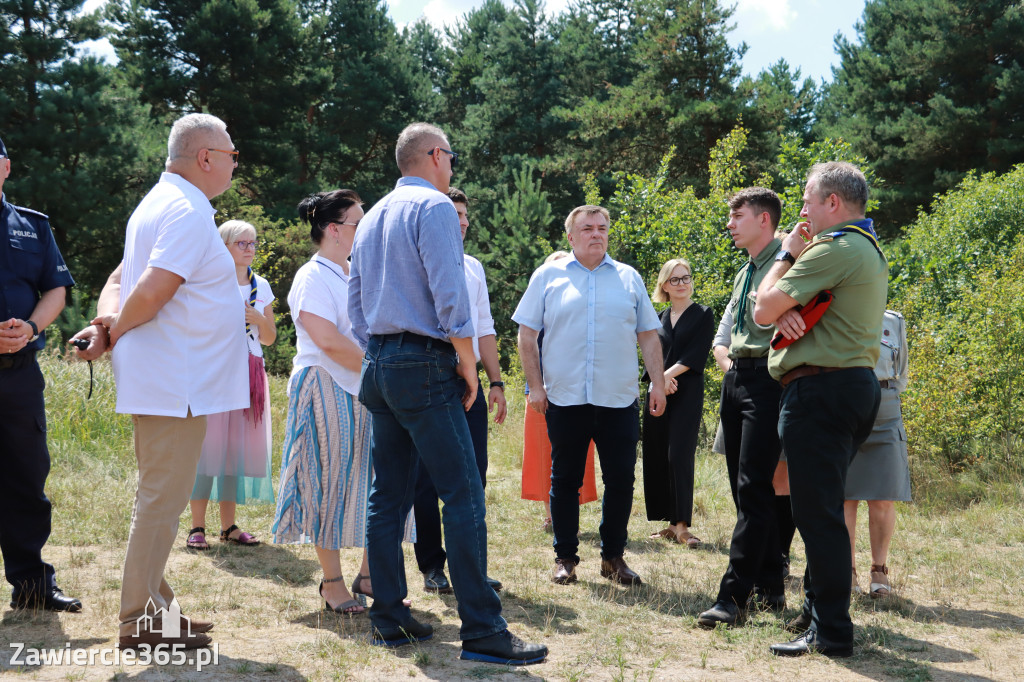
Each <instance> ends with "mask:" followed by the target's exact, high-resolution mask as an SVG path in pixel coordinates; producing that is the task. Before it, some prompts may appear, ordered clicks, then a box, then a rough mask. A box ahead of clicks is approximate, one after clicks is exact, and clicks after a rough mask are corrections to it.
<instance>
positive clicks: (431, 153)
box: [427, 147, 459, 170]
mask: <svg viewBox="0 0 1024 682" xmlns="http://www.w3.org/2000/svg"><path fill="white" fill-rule="evenodd" d="M437 149H440V150H441V151H442V152H444V153H445V154H448V155H449V156H451V157H452V170H455V166H456V164H457V163H458V161H459V155H458V154H456V153H455V152H453V151H452V150H451V149H442V148H441V147H437ZM433 155H434V150H433V149H431V150H430V151H429V152H427V156H433Z"/></svg>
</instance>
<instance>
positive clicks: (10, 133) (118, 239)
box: [0, 0, 163, 292]
mask: <svg viewBox="0 0 1024 682" xmlns="http://www.w3.org/2000/svg"><path fill="white" fill-rule="evenodd" d="M81 8H82V2H80V1H79V2H76V1H73V0H62V1H61V0H58V1H53V2H22V1H17V0H14V1H12V0H5V1H3V2H0V122H2V125H3V129H2V130H0V136H2V137H3V140H4V142H5V143H6V145H7V148H8V152H9V153H10V156H11V160H12V173H11V177H10V179H9V180H8V181H7V183H6V184H5V185H4V189H5V193H6V195H7V198H8V201H11V202H13V203H16V204H19V205H24V206H28V207H31V208H33V209H36V210H38V211H42V212H43V213H46V214H48V215H49V216H50V225H51V226H52V227H53V230H54V235H55V237H56V239H57V244H58V246H59V247H60V248H61V251H62V253H63V255H64V257H65V260H66V261H67V262H68V267H69V269H70V270H71V273H72V275H73V276H74V277H75V279H76V281H77V282H78V283H79V288H80V290H82V291H86V292H90V291H95V290H96V289H97V288H98V286H99V285H100V284H101V283H102V282H103V281H105V280H106V277H107V275H108V274H109V273H110V271H111V270H112V269H113V268H114V266H115V265H116V264H117V262H118V261H119V260H120V259H121V252H122V250H123V248H124V225H125V222H126V221H127V219H128V214H129V213H130V211H131V207H132V205H133V204H134V203H135V202H137V201H138V198H139V195H138V192H139V191H141V190H142V188H144V187H145V186H147V185H148V184H149V183H150V182H151V181H152V179H153V178H154V177H156V175H157V174H158V173H159V170H160V169H159V167H158V166H157V165H156V159H158V158H162V157H163V152H162V151H161V150H160V148H159V143H157V142H155V141H154V138H153V137H152V136H151V131H150V129H149V128H148V126H147V122H146V120H145V118H144V115H143V112H142V110H141V108H140V106H139V104H138V102H137V100H136V98H135V96H134V93H133V92H132V91H131V90H130V89H129V88H127V87H124V86H123V84H121V83H120V82H119V81H118V78H117V75H116V73H115V72H114V71H113V69H112V68H111V67H109V66H107V65H105V64H103V63H101V62H100V61H98V60H97V59H96V58H94V57H82V56H80V55H79V47H78V46H79V45H80V44H81V43H82V42H83V41H86V40H92V39H96V38H98V37H100V35H101V29H100V24H99V20H98V17H97V16H95V15H83V14H81Z"/></svg>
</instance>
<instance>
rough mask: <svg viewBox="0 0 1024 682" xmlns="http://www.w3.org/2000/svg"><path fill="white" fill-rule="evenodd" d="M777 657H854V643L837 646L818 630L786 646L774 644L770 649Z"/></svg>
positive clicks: (809, 631) (787, 643) (809, 632)
mask: <svg viewBox="0 0 1024 682" xmlns="http://www.w3.org/2000/svg"><path fill="white" fill-rule="evenodd" d="M768 650H769V651H771V652H772V653H773V654H775V655H776V656H803V655H804V654H809V653H812V652H816V653H819V654H822V655H823V656H829V657H832V658H846V657H847V656H852V655H853V643H852V642H850V643H849V644H837V643H835V642H829V641H828V640H826V639H824V638H822V637H820V636H819V635H818V631H817V630H808V631H807V632H805V633H804V634H802V635H800V636H799V637H796V638H795V639H793V640H791V641H789V642H785V643H784V644H772V645H771V646H770V647H768Z"/></svg>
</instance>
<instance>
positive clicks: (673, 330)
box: [643, 259, 715, 548]
mask: <svg viewBox="0 0 1024 682" xmlns="http://www.w3.org/2000/svg"><path fill="white" fill-rule="evenodd" d="M692 296H693V274H692V270H691V269H690V264H689V263H688V262H686V261H685V260H682V259H672V260H670V261H668V262H667V263H665V265H664V267H662V268H661V272H660V273H659V274H658V283H657V284H656V285H655V289H654V294H653V295H652V296H651V300H653V301H654V302H655V303H665V302H669V303H671V306H669V307H668V308H666V309H665V310H664V311H662V313H661V322H662V326H661V329H659V330H658V337H659V338H660V339H661V347H662V352H663V354H664V356H663V357H664V361H665V393H666V395H667V396H668V406H667V408H666V409H665V412H664V414H662V416H660V417H654V416H651V414H650V411H649V410H644V428H643V458H644V495H645V498H646V500H647V518H648V519H649V520H651V521H659V520H660V521H668V522H669V524H670V525H669V527H668V528H665V529H664V530H661V531H659V532H658V533H655V534H654V535H652V536H651V537H664V538H669V539H671V540H674V541H676V542H678V543H680V544H685V545H686V546H687V547H690V548H693V547H697V546H699V545H700V538H697V537H695V536H694V535H691V534H690V525H691V521H692V518H691V517H692V514H693V468H694V466H693V463H694V453H695V452H696V450H697V435H698V432H699V430H700V420H701V415H702V414H703V411H704V365H705V363H706V362H707V359H708V352H709V351H710V350H711V341H712V339H713V338H714V335H715V320H714V316H713V315H712V313H711V309H710V308H708V307H707V306H703V305H700V304H698V303H694V302H693V298H692Z"/></svg>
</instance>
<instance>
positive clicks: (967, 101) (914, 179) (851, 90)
mask: <svg viewBox="0 0 1024 682" xmlns="http://www.w3.org/2000/svg"><path fill="white" fill-rule="evenodd" d="M857 36H858V41H857V42H851V41H848V40H846V39H843V38H838V39H837V41H836V46H837V49H838V50H839V54H840V57H841V59H842V62H841V65H840V67H839V68H838V69H836V70H835V82H834V85H833V86H832V87H830V88H829V89H828V90H827V95H826V98H825V101H824V103H823V105H822V108H821V113H820V117H821V127H820V131H821V132H822V133H824V134H828V135H831V136H833V137H843V138H845V139H847V140H849V141H850V142H851V143H852V144H853V146H854V148H855V149H856V150H857V152H859V153H860V154H863V155H864V156H866V157H867V158H869V159H871V160H872V162H873V164H874V166H875V169H876V170H877V172H878V174H879V176H880V177H881V178H882V179H883V180H884V181H885V182H886V183H887V188H886V189H884V190H883V191H882V192H881V193H880V194H881V197H882V212H883V213H882V215H881V217H882V218H883V219H884V221H886V222H888V225H883V227H888V231H890V232H892V231H893V230H894V229H896V228H898V226H902V225H906V224H908V223H909V222H910V221H911V220H912V218H913V216H914V215H915V212H916V209H917V207H918V206H928V205H929V203H930V202H931V198H932V196H933V195H935V194H936V193H938V192H943V191H946V190H947V189H949V188H951V187H953V186H955V185H956V183H957V182H959V181H960V180H961V179H962V178H963V177H964V175H965V174H966V173H967V172H969V171H970V170H972V169H977V170H982V171H1004V170H1007V169H1009V168H1010V167H1011V166H1012V165H1013V164H1015V163H1019V162H1021V161H1024V69H1022V67H1024V10H1022V7H1021V4H1020V3H1019V2H1009V1H1008V0H870V1H869V2H868V3H867V5H866V7H865V8H864V17H863V19H862V20H861V21H860V22H859V23H858V24H857Z"/></svg>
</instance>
